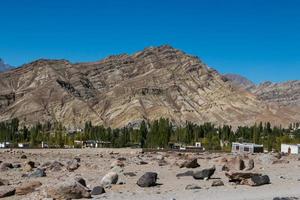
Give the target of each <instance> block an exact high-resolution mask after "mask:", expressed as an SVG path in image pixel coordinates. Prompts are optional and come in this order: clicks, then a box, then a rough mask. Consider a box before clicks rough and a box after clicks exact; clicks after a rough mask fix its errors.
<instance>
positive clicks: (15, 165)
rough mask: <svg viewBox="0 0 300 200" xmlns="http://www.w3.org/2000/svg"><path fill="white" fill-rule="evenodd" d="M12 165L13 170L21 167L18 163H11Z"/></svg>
mask: <svg viewBox="0 0 300 200" xmlns="http://www.w3.org/2000/svg"><path fill="white" fill-rule="evenodd" d="M12 165H13V168H15V169H18V168H21V167H22V165H21V164H20V163H13V164H12Z"/></svg>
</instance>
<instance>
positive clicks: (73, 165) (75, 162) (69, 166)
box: [67, 159, 80, 172]
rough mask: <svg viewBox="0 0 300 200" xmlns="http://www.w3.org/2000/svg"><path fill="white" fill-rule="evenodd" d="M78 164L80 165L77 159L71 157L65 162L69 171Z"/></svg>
mask: <svg viewBox="0 0 300 200" xmlns="http://www.w3.org/2000/svg"><path fill="white" fill-rule="evenodd" d="M79 166H80V165H79V162H78V160H77V159H73V160H70V161H68V162H67V170H68V171H70V172H72V171H74V170H76V169H78V167H79Z"/></svg>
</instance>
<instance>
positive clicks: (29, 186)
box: [16, 181, 42, 195]
mask: <svg viewBox="0 0 300 200" xmlns="http://www.w3.org/2000/svg"><path fill="white" fill-rule="evenodd" d="M41 185H42V183H41V182H39V181H29V182H24V183H22V184H21V185H19V186H18V187H16V194H17V195H26V194H29V193H32V192H34V191H35V189H36V188H38V187H40V186H41Z"/></svg>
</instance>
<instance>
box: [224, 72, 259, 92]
mask: <svg viewBox="0 0 300 200" xmlns="http://www.w3.org/2000/svg"><path fill="white" fill-rule="evenodd" d="M224 76H225V77H226V78H227V79H228V80H229V81H230V82H232V83H233V85H236V86H238V87H241V88H243V89H246V90H248V91H251V89H253V88H255V87H256V86H255V84H254V83H253V82H252V81H250V80H249V79H247V78H246V77H244V76H241V75H238V74H225V75H224Z"/></svg>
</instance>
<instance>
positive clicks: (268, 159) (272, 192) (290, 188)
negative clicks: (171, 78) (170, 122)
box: [0, 149, 300, 200]
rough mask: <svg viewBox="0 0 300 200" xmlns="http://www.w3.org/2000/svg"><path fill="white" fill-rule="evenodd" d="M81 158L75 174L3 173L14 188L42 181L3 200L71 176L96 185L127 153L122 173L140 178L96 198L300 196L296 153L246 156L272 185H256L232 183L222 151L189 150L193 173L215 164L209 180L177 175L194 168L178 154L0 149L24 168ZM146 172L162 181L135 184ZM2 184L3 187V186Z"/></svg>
mask: <svg viewBox="0 0 300 200" xmlns="http://www.w3.org/2000/svg"><path fill="white" fill-rule="evenodd" d="M23 154H24V155H26V156H27V159H21V158H20V157H21V155H23ZM158 155H163V156H164V157H165V159H164V160H165V161H166V162H167V163H168V164H167V165H165V166H159V165H158V159H157V156H158ZM76 156H77V157H80V158H81V163H80V167H79V168H78V169H77V170H75V171H74V172H69V171H68V170H66V169H63V170H62V171H59V172H51V171H46V173H47V176H46V177H41V178H26V177H22V174H24V173H26V172H24V171H23V169H22V168H19V169H11V170H8V171H4V172H0V178H2V179H7V180H9V181H10V184H11V185H12V186H17V185H19V184H20V183H23V182H26V181H28V180H29V179H34V180H39V181H40V182H41V183H42V184H43V185H42V186H41V187H40V188H38V189H37V190H36V191H35V192H33V193H31V194H28V195H26V196H17V195H15V196H12V197H7V198H4V199H43V197H44V196H43V195H44V194H45V188H47V187H49V186H50V187H51V185H55V184H57V183H59V182H62V181H64V180H66V179H67V178H70V177H74V176H81V177H82V178H84V179H85V180H86V182H87V186H88V187H90V188H93V187H94V186H97V185H99V184H100V180H101V178H102V177H103V176H104V175H105V174H106V173H107V172H109V171H110V170H111V167H110V165H111V163H112V162H113V161H115V160H116V159H117V158H119V157H125V158H126V160H125V161H124V164H125V167H124V168H123V170H124V172H134V173H136V176H133V177H129V176H124V175H123V173H120V176H119V182H125V184H122V185H120V184H117V185H113V186H112V188H110V189H106V193H105V194H102V195H98V196H94V197H93V199H112V200H125V199H134V200H135V199H136V200H139V199H143V200H147V199H149V200H157V199H161V200H171V199H176V200H189V199H191V200H192V199H212V200H213V199H223V200H242V199H249V200H250V199H253V200H254V199H255V200H259V199H263V200H267V199H270V200H272V199H273V198H274V197H298V198H300V190H299V188H300V173H299V172H300V161H298V157H297V156H284V157H283V158H282V159H283V160H288V161H289V163H282V164H272V159H274V158H273V156H271V155H270V154H257V155H248V156H246V157H245V162H246V163H247V159H248V158H253V159H254V161H255V168H254V169H253V170H252V172H259V173H262V174H263V175H268V176H269V177H270V180H271V184H269V185H263V186H258V187H251V186H247V185H235V184H232V183H229V182H228V178H227V177H226V176H225V173H224V172H223V171H222V170H221V167H222V165H223V164H222V163H221V162H220V159H221V158H222V157H226V158H230V157H233V156H234V155H232V154H221V153H212V154H209V153H202V154H189V156H190V157H195V158H197V159H198V163H199V164H200V167H199V168H196V169H192V170H194V171H196V170H200V169H204V168H208V167H212V166H213V165H215V166H216V168H217V169H216V172H215V174H214V175H213V177H212V179H210V180H207V181H205V180H194V179H193V177H181V178H177V177H176V174H178V173H182V172H185V171H188V170H191V169H186V168H179V167H178V166H177V165H176V164H175V163H176V162H177V161H178V160H182V156H181V157H180V156H178V154H177V153H144V154H141V150H138V149H42V150H41V149H30V150H13V151H12V152H7V150H3V149H2V150H0V161H2V162H10V163H20V164H22V166H23V165H24V163H25V162H26V161H29V160H30V161H34V162H36V163H37V164H43V163H45V162H47V161H54V160H56V161H59V162H61V163H63V164H64V163H66V161H68V160H69V159H73V158H74V157H76ZM140 159H142V160H144V161H146V162H148V164H146V165H138V164H137V162H138V161H140ZM145 172H156V173H158V177H159V180H158V183H159V184H160V185H158V186H155V187H151V188H141V187H139V186H137V185H136V182H137V180H138V179H139V177H140V176H142V175H143V174H144V173H145ZM216 179H221V180H222V181H223V182H224V183H225V186H220V187H212V186H211V184H212V181H214V180H216ZM188 184H197V185H199V186H201V188H202V189H199V190H185V187H186V185H188ZM0 187H1V186H0Z"/></svg>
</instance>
